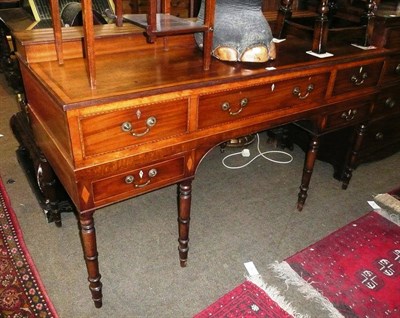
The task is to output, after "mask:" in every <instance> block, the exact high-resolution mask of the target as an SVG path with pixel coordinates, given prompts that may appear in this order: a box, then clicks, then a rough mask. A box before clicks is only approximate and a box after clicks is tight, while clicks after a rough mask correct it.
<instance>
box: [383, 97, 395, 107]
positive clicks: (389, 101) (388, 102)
mask: <svg viewBox="0 0 400 318" xmlns="http://www.w3.org/2000/svg"><path fill="white" fill-rule="evenodd" d="M385 106H387V107H389V108H393V107H394V106H396V101H395V100H394V99H393V98H391V97H388V98H387V99H386V100H385Z"/></svg>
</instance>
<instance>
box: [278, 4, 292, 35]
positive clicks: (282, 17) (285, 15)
mask: <svg viewBox="0 0 400 318" xmlns="http://www.w3.org/2000/svg"><path fill="white" fill-rule="evenodd" d="M292 3H293V0H281V3H280V5H279V10H278V16H277V19H276V24H275V29H274V37H275V38H277V39H286V28H285V25H286V21H287V20H289V19H290V18H291V17H292Z"/></svg>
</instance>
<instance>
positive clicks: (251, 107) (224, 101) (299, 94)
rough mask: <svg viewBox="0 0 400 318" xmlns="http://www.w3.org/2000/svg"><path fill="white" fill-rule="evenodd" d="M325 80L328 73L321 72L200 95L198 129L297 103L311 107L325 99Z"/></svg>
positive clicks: (292, 105) (326, 83) (326, 81)
mask: <svg viewBox="0 0 400 318" xmlns="http://www.w3.org/2000/svg"><path fill="white" fill-rule="evenodd" d="M328 79H329V74H328V73H323V74H318V75H312V76H309V77H302V78H296V79H291V80H287V81H281V82H276V83H270V84H264V85H260V86H254V87H246V88H243V89H237V90H227V91H222V92H217V93H214V94H209V95H202V96H200V99H199V128H204V127H208V126H212V125H217V124H222V123H226V122H230V121H233V120H236V119H241V118H246V117H249V116H254V115H258V114H262V113H267V112H271V111H275V110H279V109H285V108H291V107H294V106H297V105H307V106H309V107H312V105H315V103H321V102H322V101H323V100H324V98H325V94H326V89H327V85H328Z"/></svg>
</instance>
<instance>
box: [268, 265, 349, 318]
mask: <svg viewBox="0 0 400 318" xmlns="http://www.w3.org/2000/svg"><path fill="white" fill-rule="evenodd" d="M270 267H271V269H272V270H273V271H274V272H275V273H276V274H277V276H278V277H279V278H281V279H283V280H284V281H285V283H286V286H288V288H289V285H294V286H296V287H298V289H299V291H300V292H301V293H302V294H303V295H304V296H305V297H306V299H311V300H314V301H316V302H317V303H319V304H320V305H321V306H322V307H323V308H325V309H326V310H327V311H328V312H329V317H330V318H344V316H343V315H342V314H341V313H340V312H339V311H338V310H337V309H336V308H335V307H334V306H333V305H332V303H331V302H330V301H329V300H328V299H327V298H326V297H324V296H323V295H322V294H321V293H320V292H319V291H318V290H317V289H316V288H314V287H313V285H312V282H307V281H305V280H304V279H303V278H302V277H300V276H299V275H298V274H297V273H296V272H295V271H294V270H293V269H292V268H291V267H290V265H289V264H288V263H287V262H285V261H283V262H281V263H279V262H275V263H273V264H271V265H270Z"/></svg>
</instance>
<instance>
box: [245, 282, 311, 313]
mask: <svg viewBox="0 0 400 318" xmlns="http://www.w3.org/2000/svg"><path fill="white" fill-rule="evenodd" d="M246 279H247V280H248V281H250V282H252V283H253V284H255V285H257V286H258V287H260V288H261V289H262V290H264V291H265V292H266V293H267V295H268V296H269V297H270V298H271V299H272V300H273V301H274V302H276V303H277V304H278V305H279V306H280V307H281V308H282V309H283V310H285V311H286V312H287V313H288V314H290V315H292V316H293V317H295V318H310V316H308V315H303V314H301V313H299V312H298V311H297V310H296V309H295V308H294V307H293V306H292V304H291V303H289V302H288V301H286V299H285V297H283V296H282V295H281V294H280V292H279V290H278V289H277V288H276V287H274V286H270V285H268V284H267V283H265V282H264V280H263V279H262V277H261V275H252V276H246Z"/></svg>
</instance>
